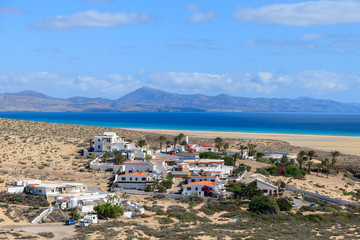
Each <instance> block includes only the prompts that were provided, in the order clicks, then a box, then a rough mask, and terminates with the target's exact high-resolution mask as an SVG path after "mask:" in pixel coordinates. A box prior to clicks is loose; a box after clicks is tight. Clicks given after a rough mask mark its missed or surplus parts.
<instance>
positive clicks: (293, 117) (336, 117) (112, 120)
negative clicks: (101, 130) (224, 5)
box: [0, 112, 360, 136]
mask: <svg viewBox="0 0 360 240" xmlns="http://www.w3.org/2000/svg"><path fill="white" fill-rule="evenodd" d="M0 118H9V119H20V120H31V121H41V122H52V123H65V124H82V125H91V126H103V127H117V128H146V129H171V130H172V129H175V130H200V131H201V130H202V131H225V132H257V133H287V134H320V135H339V136H360V114H332V113H244V112H241V113H239V112H201V113H195V112H191V113H190V112H185V113H184V112H180V113H173V112H172V113H168V112H121V113H117V112H116V113H114V112H111V113H100V112H96V113H92V112H85V113H73V112H65V113H34V112H2V113H0Z"/></svg>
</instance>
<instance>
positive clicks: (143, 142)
mask: <svg viewBox="0 0 360 240" xmlns="http://www.w3.org/2000/svg"><path fill="white" fill-rule="evenodd" d="M137 145H138V146H139V147H141V148H142V147H144V146H145V145H146V140H145V139H140V140H139V141H138V142H137Z"/></svg>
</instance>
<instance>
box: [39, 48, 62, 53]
mask: <svg viewBox="0 0 360 240" xmlns="http://www.w3.org/2000/svg"><path fill="white" fill-rule="evenodd" d="M34 52H38V53H43V52H49V53H61V51H60V50H59V49H57V48H53V47H51V48H35V49H34Z"/></svg>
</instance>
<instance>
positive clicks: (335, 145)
mask: <svg viewBox="0 0 360 240" xmlns="http://www.w3.org/2000/svg"><path fill="white" fill-rule="evenodd" d="M123 129H127V130H133V131H140V132H150V133H160V134H170V135H176V134H180V133H184V134H186V135H189V137H191V135H193V136H194V137H203V138H216V137H221V138H241V139H249V140H251V139H254V140H255V139H273V140H280V141H285V142H289V143H290V144H291V145H293V146H296V147H308V148H313V149H318V150H324V151H334V150H337V151H340V152H341V153H345V154H354V155H358V156H360V148H359V146H360V137H352V136H336V135H334V136H332V135H309V134H283V133H249V132H217V131H216V132H215V131H194V130H167V129H144V128H123Z"/></svg>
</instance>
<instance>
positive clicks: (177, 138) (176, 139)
mask: <svg viewBox="0 0 360 240" xmlns="http://www.w3.org/2000/svg"><path fill="white" fill-rule="evenodd" d="M177 141H179V136H176V137H174V150H175V148H176V143H177Z"/></svg>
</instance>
